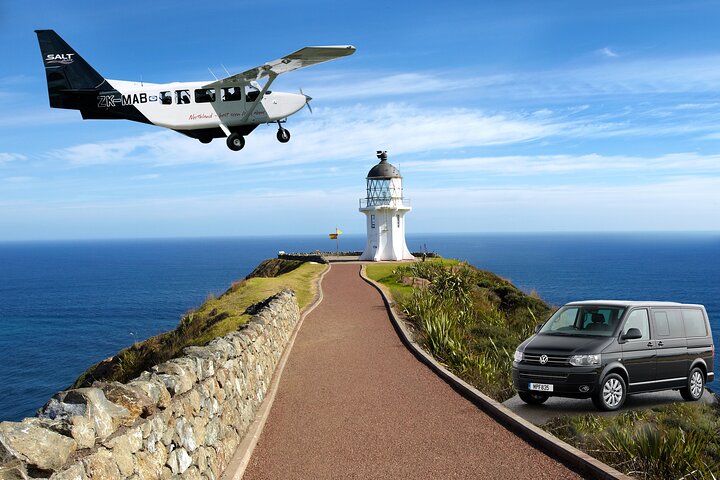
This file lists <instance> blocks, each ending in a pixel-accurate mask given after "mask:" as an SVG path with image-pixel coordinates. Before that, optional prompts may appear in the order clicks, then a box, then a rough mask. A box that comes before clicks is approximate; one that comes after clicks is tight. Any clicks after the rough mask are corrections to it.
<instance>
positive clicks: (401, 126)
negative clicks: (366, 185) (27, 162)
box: [48, 104, 562, 168]
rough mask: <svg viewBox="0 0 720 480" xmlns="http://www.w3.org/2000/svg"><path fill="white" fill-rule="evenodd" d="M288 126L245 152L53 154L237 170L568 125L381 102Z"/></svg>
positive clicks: (521, 135)
mask: <svg viewBox="0 0 720 480" xmlns="http://www.w3.org/2000/svg"><path fill="white" fill-rule="evenodd" d="M287 128H289V129H290V130H291V131H292V135H293V139H292V140H291V141H290V143H289V144H287V145H281V144H279V143H278V142H277V140H276V139H275V129H274V127H269V128H268V127H265V126H261V127H260V128H258V129H257V130H256V131H255V132H254V133H253V134H252V135H250V136H249V137H248V139H247V144H246V147H245V149H243V150H242V151H240V152H232V151H230V150H229V149H228V148H227V147H226V145H225V142H224V140H223V139H216V140H215V141H213V142H212V144H210V145H203V144H201V143H200V142H198V141H196V140H192V139H189V138H185V137H182V136H180V135H178V134H177V133H174V132H168V131H162V132H156V133H148V134H145V135H141V136H137V137H129V138H122V139H118V140H114V141H111V142H104V143H89V144H81V145H76V146H72V147H68V148H65V149H60V150H55V151H52V152H49V154H48V155H49V156H50V157H52V158H55V159H60V160H64V161H66V162H69V163H71V164H75V165H92V164H115V163H147V164H154V165H180V164H195V163H207V164H218V163H220V164H225V165H230V166H233V167H235V168H250V167H257V166H261V167H268V166H273V167H277V166H289V165H303V164H317V163H318V162H327V161H337V160H339V159H348V158H358V157H361V158H366V157H367V156H368V154H371V153H372V152H374V151H375V150H376V149H378V148H381V147H382V148H383V149H387V150H392V151H393V152H394V154H403V153H413V152H424V151H428V150H436V149H443V150H452V149H459V148H466V147H478V146H488V145H500V144H513V143H520V142H527V141H531V140H535V139H538V138H542V137H545V136H548V135H552V134H555V133H557V132H559V131H560V130H561V129H562V125H555V124H553V123H552V122H551V121H550V120H549V119H546V118H540V119H537V118H524V117H522V116H518V115H512V114H506V115H501V114H494V115H486V114H483V113H482V112H480V111H474V110H469V109H453V108H447V109H443V110H432V111H428V110H425V109H421V108H418V107H414V106H409V105H404V104H388V105H384V106H382V107H377V108H372V107H368V106H360V105H358V106H353V107H345V108H332V109H331V108H325V109H318V111H317V112H316V114H315V116H313V117H305V118H304V119H299V120H298V121H296V122H291V123H289V124H288V125H287ZM268 130H270V131H268Z"/></svg>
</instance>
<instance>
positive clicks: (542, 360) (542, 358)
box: [540, 355, 548, 365]
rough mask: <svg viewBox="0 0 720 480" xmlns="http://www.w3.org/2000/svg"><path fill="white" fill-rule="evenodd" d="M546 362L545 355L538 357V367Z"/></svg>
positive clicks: (546, 357)
mask: <svg viewBox="0 0 720 480" xmlns="http://www.w3.org/2000/svg"><path fill="white" fill-rule="evenodd" d="M547 362H548V356H547V355H540V365H545V364H546V363H547Z"/></svg>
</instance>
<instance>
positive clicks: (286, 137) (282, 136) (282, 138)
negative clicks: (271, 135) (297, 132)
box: [277, 128, 290, 143]
mask: <svg viewBox="0 0 720 480" xmlns="http://www.w3.org/2000/svg"><path fill="white" fill-rule="evenodd" d="M277 139H278V142H280V143H287V142H289V141H290V131H289V130H286V129H284V128H281V129H279V130H278V132H277Z"/></svg>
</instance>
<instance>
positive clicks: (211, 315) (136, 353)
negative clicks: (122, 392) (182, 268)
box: [72, 263, 327, 388]
mask: <svg viewBox="0 0 720 480" xmlns="http://www.w3.org/2000/svg"><path fill="white" fill-rule="evenodd" d="M294 267H295V268H294V269H293V270H292V271H289V272H287V273H283V274H280V275H279V276H276V277H254V278H247V279H245V280H242V281H240V282H236V283H234V284H233V285H232V286H231V287H230V288H229V289H228V290H227V291H226V292H225V293H223V294H222V295H220V296H219V297H217V298H214V297H212V296H209V297H208V299H207V300H206V301H205V303H203V304H202V305H201V306H200V307H198V308H197V309H196V310H192V311H190V312H188V313H186V314H185V315H184V316H183V317H182V319H181V320H180V323H179V325H178V326H177V328H176V329H175V330H172V331H170V332H165V333H161V334H160V335H156V336H154V337H151V338H149V339H147V340H145V341H144V342H139V343H135V344H134V345H132V346H130V347H128V348H126V349H124V350H122V351H120V352H119V353H118V354H117V355H115V356H114V357H112V358H111V359H108V360H104V361H102V362H100V363H98V364H96V365H93V366H92V367H90V368H89V369H88V370H87V371H86V372H84V373H83V374H82V375H81V376H80V377H79V378H78V379H77V380H76V381H75V383H74V384H73V385H72V388H79V387H83V386H89V385H91V384H92V383H93V382H94V381H96V380H105V381H119V382H127V381H129V380H131V379H133V378H135V377H136V376H138V375H139V374H140V373H141V372H142V371H143V370H147V369H149V368H150V367H151V366H153V365H157V364H159V363H162V362H164V361H167V360H169V359H171V358H175V357H177V356H179V355H181V354H182V350H183V349H184V348H185V347H188V346H191V345H206V344H207V343H209V342H210V341H211V340H213V339H214V338H217V337H221V336H223V335H226V334H227V333H229V332H231V331H234V330H237V329H238V328H239V327H240V326H241V325H243V324H245V323H246V322H248V321H249V320H250V319H251V318H252V315H250V314H249V313H247V310H248V308H249V307H251V306H253V305H255V304H258V303H260V302H262V301H263V300H265V299H267V298H268V297H271V296H272V295H274V294H276V293H278V292H280V291H281V290H284V289H286V288H287V289H292V290H293V291H295V295H296V298H297V300H298V304H299V306H300V309H301V310H302V309H304V308H306V307H307V306H308V305H309V304H310V303H311V302H312V301H313V299H314V298H315V295H316V293H317V279H318V278H319V276H320V274H321V273H322V272H323V271H324V270H325V269H326V268H327V267H326V266H325V265H319V264H314V263H303V264H302V265H299V266H297V265H294ZM280 270H282V271H286V269H280Z"/></svg>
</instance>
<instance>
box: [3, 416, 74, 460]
mask: <svg viewBox="0 0 720 480" xmlns="http://www.w3.org/2000/svg"><path fill="white" fill-rule="evenodd" d="M76 449H77V443H76V442H75V440H73V439H72V438H68V437H65V436H63V435H60V434H59V433H55V432H53V431H50V430H47V429H44V428H41V427H38V426H37V425H34V424H33V423H32V422H2V423H0V464H3V463H6V462H9V461H12V460H14V459H19V460H22V461H23V462H26V463H27V464H28V466H30V467H32V468H35V469H40V470H53V471H54V470H59V469H61V468H62V467H63V465H65V462H67V460H68V458H69V457H70V454H72V453H73V452H74V451H75V450H76Z"/></svg>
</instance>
